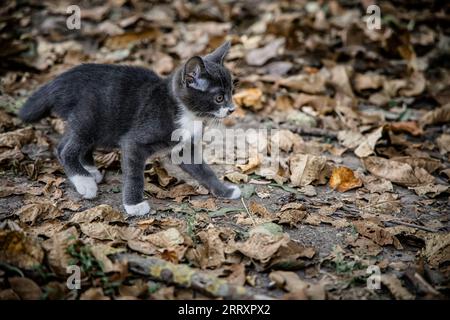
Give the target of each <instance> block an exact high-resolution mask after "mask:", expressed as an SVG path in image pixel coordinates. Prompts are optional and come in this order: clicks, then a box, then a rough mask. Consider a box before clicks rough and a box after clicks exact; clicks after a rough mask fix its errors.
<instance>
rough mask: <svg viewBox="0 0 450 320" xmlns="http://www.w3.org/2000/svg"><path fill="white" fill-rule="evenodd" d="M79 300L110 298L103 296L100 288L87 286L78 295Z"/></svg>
mask: <svg viewBox="0 0 450 320" xmlns="http://www.w3.org/2000/svg"><path fill="white" fill-rule="evenodd" d="M80 300H111V298H110V297H107V296H105V294H104V293H103V289H102V288H89V289H87V290H86V291H85V292H83V293H82V294H81V295H80Z"/></svg>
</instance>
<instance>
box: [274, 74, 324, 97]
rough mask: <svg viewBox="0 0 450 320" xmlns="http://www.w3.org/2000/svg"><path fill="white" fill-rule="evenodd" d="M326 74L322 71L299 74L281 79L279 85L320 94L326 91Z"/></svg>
mask: <svg viewBox="0 0 450 320" xmlns="http://www.w3.org/2000/svg"><path fill="white" fill-rule="evenodd" d="M325 83H326V79H325V76H324V75H323V74H322V73H321V72H317V73H314V74H311V75H310V74H298V75H295V76H290V77H287V78H283V79H281V80H280V81H279V85H281V86H283V87H286V88H289V89H293V90H298V91H301V92H305V93H309V94H320V93H324V92H325Z"/></svg>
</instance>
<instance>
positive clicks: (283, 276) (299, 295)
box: [269, 271, 326, 300]
mask: <svg viewBox="0 0 450 320" xmlns="http://www.w3.org/2000/svg"><path fill="white" fill-rule="evenodd" d="M269 278H270V280H272V281H273V282H275V284H276V285H277V286H278V287H279V288H283V289H285V290H286V291H288V292H289V293H288V294H287V295H285V296H284V299H295V300H307V299H310V300H325V299H326V291H325V287H324V284H323V283H317V284H313V283H309V282H307V281H305V280H302V279H300V277H299V276H298V275H297V274H296V273H294V272H292V271H272V272H271V273H270V274H269Z"/></svg>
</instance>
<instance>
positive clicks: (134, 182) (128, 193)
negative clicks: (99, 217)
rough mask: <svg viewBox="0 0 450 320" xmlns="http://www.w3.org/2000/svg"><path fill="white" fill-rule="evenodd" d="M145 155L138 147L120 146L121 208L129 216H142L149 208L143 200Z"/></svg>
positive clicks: (132, 145) (133, 145) (129, 144)
mask: <svg viewBox="0 0 450 320" xmlns="http://www.w3.org/2000/svg"><path fill="white" fill-rule="evenodd" d="M146 158H147V157H146V153H145V152H144V151H143V150H141V149H140V148H139V146H137V145H135V144H132V143H128V144H125V145H123V146H122V172H123V190H122V197H123V206H124V207H125V211H126V212H127V213H128V214H129V215H144V214H147V213H149V212H150V206H149V204H148V202H147V201H144V200H143V194H144V169H145V160H146Z"/></svg>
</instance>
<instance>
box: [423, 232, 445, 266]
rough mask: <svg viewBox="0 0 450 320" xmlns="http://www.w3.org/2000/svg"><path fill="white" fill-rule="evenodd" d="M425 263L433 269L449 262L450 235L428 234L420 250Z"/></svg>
mask: <svg viewBox="0 0 450 320" xmlns="http://www.w3.org/2000/svg"><path fill="white" fill-rule="evenodd" d="M422 256H424V257H425V258H426V260H427V262H428V263H429V264H430V266H432V267H433V268H439V267H442V266H444V265H446V264H448V263H449V262H450V233H449V232H447V233H439V234H430V235H428V237H427V238H426V239H425V248H424V249H423V250H422Z"/></svg>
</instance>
